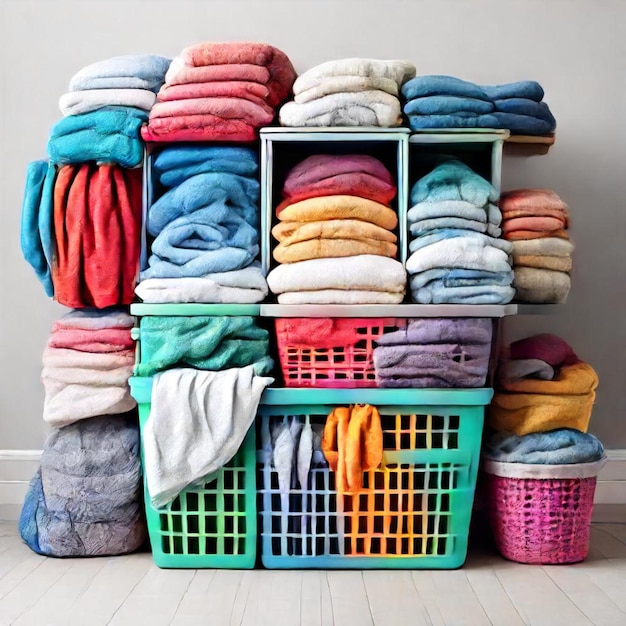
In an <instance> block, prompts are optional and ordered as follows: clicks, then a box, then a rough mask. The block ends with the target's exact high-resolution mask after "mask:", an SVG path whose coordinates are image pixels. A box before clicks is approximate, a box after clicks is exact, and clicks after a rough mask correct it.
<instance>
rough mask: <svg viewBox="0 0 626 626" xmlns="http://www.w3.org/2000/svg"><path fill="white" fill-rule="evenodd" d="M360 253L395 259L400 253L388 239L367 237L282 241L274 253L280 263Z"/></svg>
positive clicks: (349, 255)
mask: <svg viewBox="0 0 626 626" xmlns="http://www.w3.org/2000/svg"><path fill="white" fill-rule="evenodd" d="M313 223H314V224H315V223H316V222H313ZM359 254H378V255H380V256H385V257H391V258H392V259H395V258H396V255H397V254H398V246H396V244H395V243H390V242H388V241H381V240H379V239H368V238H365V237H361V238H358V239H356V238H354V239H349V238H330V239H309V240H307V241H298V242H295V243H290V244H283V243H280V244H278V245H277V246H276V247H275V248H274V250H273V253H272V255H273V257H274V259H275V260H276V261H278V262H279V263H297V262H298V261H307V260H309V259H322V258H328V257H351V256H356V255H359Z"/></svg>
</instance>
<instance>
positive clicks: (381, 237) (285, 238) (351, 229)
mask: <svg viewBox="0 0 626 626" xmlns="http://www.w3.org/2000/svg"><path fill="white" fill-rule="evenodd" d="M272 235H273V236H274V238H275V239H277V240H278V241H280V243H281V244H282V245H283V246H290V245H292V244H294V243H299V242H303V241H311V240H324V239H357V240H358V239H363V240H371V239H374V240H376V241H380V242H387V243H392V244H395V243H396V241H397V240H398V238H397V237H396V236H395V235H394V234H393V233H392V232H391V231H389V230H387V229H386V228H381V227H380V226H376V224H372V223H370V222H363V221H361V220H324V221H321V222H279V223H278V224H276V226H274V228H272ZM342 256H343V255H342Z"/></svg>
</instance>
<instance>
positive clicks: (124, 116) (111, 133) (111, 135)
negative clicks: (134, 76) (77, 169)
mask: <svg viewBox="0 0 626 626" xmlns="http://www.w3.org/2000/svg"><path fill="white" fill-rule="evenodd" d="M147 121H148V114H147V113H146V112H145V111H141V110H139V109H135V108H132V107H104V108H102V109H98V110H96V111H90V112H89V113H82V114H81V115H69V116H68V117H64V118H63V119H61V120H60V121H58V122H57V123H56V124H55V125H54V126H53V127H52V131H51V133H50V139H49V140H48V155H49V156H50V159H51V160H52V161H53V162H54V163H58V164H63V165H64V164H69V163H86V162H88V161H97V162H99V163H118V164H119V165H121V166H122V167H137V166H138V165H140V164H141V162H142V159H143V147H144V144H143V141H142V140H141V132H140V130H141V125H142V124H143V123H144V122H147Z"/></svg>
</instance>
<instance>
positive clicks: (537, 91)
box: [482, 80, 544, 102]
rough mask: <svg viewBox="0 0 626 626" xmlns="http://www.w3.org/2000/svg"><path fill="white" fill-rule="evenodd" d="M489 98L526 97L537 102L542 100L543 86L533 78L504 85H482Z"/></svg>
mask: <svg viewBox="0 0 626 626" xmlns="http://www.w3.org/2000/svg"><path fill="white" fill-rule="evenodd" d="M482 89H483V91H484V92H485V93H486V94H487V97H488V98H489V99H490V100H503V99H505V98H528V99H529V100H534V101H535V102H539V101H540V100H543V96H544V93H543V88H542V87H541V85H540V84H539V83H538V82H535V81H534V80H522V81H519V82H516V83H506V84H504V85H488V86H483V87H482Z"/></svg>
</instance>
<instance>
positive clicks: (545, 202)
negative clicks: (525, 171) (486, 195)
mask: <svg viewBox="0 0 626 626" xmlns="http://www.w3.org/2000/svg"><path fill="white" fill-rule="evenodd" d="M500 208H501V209H502V213H508V212H510V211H522V210H526V211H527V213H526V215H543V214H544V213H543V212H544V211H546V210H548V211H551V210H552V211H561V212H567V204H565V202H563V200H562V199H561V198H560V197H559V196H558V195H557V194H556V193H555V192H554V191H552V190H551V189H513V190H511V191H504V192H503V193H502V195H501V196H500Z"/></svg>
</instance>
